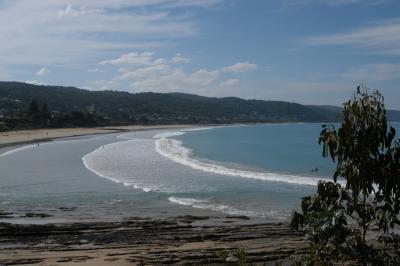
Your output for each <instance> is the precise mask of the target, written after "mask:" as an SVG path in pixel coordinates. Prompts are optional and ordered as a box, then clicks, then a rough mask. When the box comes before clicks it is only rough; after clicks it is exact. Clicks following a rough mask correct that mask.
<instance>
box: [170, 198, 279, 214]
mask: <svg viewBox="0 0 400 266" xmlns="http://www.w3.org/2000/svg"><path fill="white" fill-rule="evenodd" d="M168 200H169V201H170V202H172V203H176V204H179V205H184V206H190V207H193V208H197V209H204V210H212V211H217V212H223V213H227V214H232V215H245V216H252V217H271V216H276V215H277V212H274V211H271V212H257V211H245V210H239V209H237V208H235V207H232V206H228V205H224V204H219V203H212V202H210V201H209V200H204V199H202V200H200V199H193V198H179V197H169V198H168ZM276 218H279V217H276Z"/></svg>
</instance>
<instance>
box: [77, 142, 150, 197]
mask: <svg viewBox="0 0 400 266" xmlns="http://www.w3.org/2000/svg"><path fill="white" fill-rule="evenodd" d="M131 141H132V140H131ZM133 141H136V139H135V140H133ZM121 142H124V141H121ZM116 143H119V142H114V143H110V144H106V145H103V146H101V147H99V148H97V149H95V150H94V151H92V152H90V153H88V154H86V155H84V156H83V157H82V162H83V165H84V166H85V167H86V169H88V170H89V171H91V172H93V173H94V174H96V175H98V176H100V177H103V178H105V179H107V180H110V181H112V182H115V183H117V184H122V185H123V186H125V187H133V188H135V189H139V190H142V191H143V192H153V191H158V190H157V189H155V188H150V187H146V186H141V185H139V184H137V183H134V182H127V181H122V180H119V179H118V178H113V177H110V176H108V175H105V174H103V173H100V172H99V171H97V170H96V169H94V168H93V167H90V165H89V162H88V161H89V157H90V156H92V155H93V154H95V153H96V152H99V151H101V150H103V149H105V148H106V147H107V146H111V145H114V144H116Z"/></svg>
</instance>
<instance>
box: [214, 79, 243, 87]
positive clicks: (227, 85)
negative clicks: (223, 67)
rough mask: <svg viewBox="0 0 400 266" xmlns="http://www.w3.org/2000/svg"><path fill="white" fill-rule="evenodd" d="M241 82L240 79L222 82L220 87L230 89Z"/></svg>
mask: <svg viewBox="0 0 400 266" xmlns="http://www.w3.org/2000/svg"><path fill="white" fill-rule="evenodd" d="M239 82H240V80H239V79H227V80H224V81H222V82H221V83H220V84H219V86H221V87H230V86H234V85H237V84H238V83H239Z"/></svg>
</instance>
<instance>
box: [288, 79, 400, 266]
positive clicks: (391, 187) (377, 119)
mask: <svg viewBox="0 0 400 266" xmlns="http://www.w3.org/2000/svg"><path fill="white" fill-rule="evenodd" d="M395 135H396V130H395V129H394V128H393V127H390V129H388V123H387V120H386V110H385V106H384V99H383V97H382V95H381V94H380V93H379V92H378V91H373V92H372V93H371V94H370V93H369V91H368V90H367V89H366V88H365V87H361V88H360V87H357V92H356V93H355V94H354V96H353V98H352V99H350V100H349V101H348V102H346V103H345V104H344V109H343V122H342V123H341V126H340V128H339V130H336V129H335V127H334V126H332V125H331V126H327V125H323V126H322V131H321V134H320V138H319V143H320V144H322V146H323V149H322V155H323V156H324V157H331V158H332V160H333V161H334V162H336V170H335V172H334V175H333V182H320V183H319V184H318V189H317V193H316V195H314V196H312V197H306V198H303V200H302V212H301V213H298V212H294V215H293V218H292V227H295V228H298V227H302V226H304V227H305V229H306V232H307V235H308V237H309V239H310V242H311V245H310V256H309V257H308V262H311V263H313V264H329V261H330V258H332V260H336V261H337V260H341V259H348V258H351V259H354V260H358V261H359V262H361V263H362V264H367V263H373V264H376V263H378V264H381V263H392V262H393V261H396V262H399V261H400V254H399V253H398V249H397V253H396V249H394V251H395V252H394V253H393V252H390V251H388V250H390V249H388V247H389V246H390V245H398V243H399V242H398V240H399V236H398V235H397V234H396V233H395V231H394V227H395V225H400V220H399V212H400V142H399V140H396V141H395V140H394V139H395ZM339 181H340V182H339ZM341 183H342V184H344V186H342V185H341ZM372 226H373V227H375V228H376V229H377V230H378V234H379V240H380V241H382V242H383V244H384V246H385V248H384V249H377V248H376V247H374V246H372V245H369V244H368V243H367V241H366V236H367V234H368V233H369V229H370V228H371V227H372ZM392 250H393V247H392Z"/></svg>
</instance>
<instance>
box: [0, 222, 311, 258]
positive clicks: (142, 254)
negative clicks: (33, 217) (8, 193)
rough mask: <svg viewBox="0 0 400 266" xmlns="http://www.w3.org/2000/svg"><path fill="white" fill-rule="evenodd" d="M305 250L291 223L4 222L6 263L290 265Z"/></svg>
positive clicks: (0, 227) (1, 246)
mask: <svg viewBox="0 0 400 266" xmlns="http://www.w3.org/2000/svg"><path fill="white" fill-rule="evenodd" d="M306 247H307V245H305V243H304V240H303V236H302V235H299V234H298V233H297V232H294V231H292V230H291V229H290V228H289V226H288V224H287V223H267V222H261V223H260V222H257V223H255V222H254V221H252V220H251V219H248V218H247V217H244V216H225V217H208V216H178V217H174V218H169V219H163V220H157V219H150V218H138V217H137V218H129V219H125V220H123V221H120V222H89V223H88V222H84V223H71V224H41V225H32V224H28V225H27V224H23V225H21V224H19V225H18V224H11V223H1V224H0V264H4V265H22V264H38V265H166V264H170V265H221V264H222V265H225V264H228V265H240V264H239V263H243V262H244V261H245V262H246V263H249V264H250V263H252V265H291V264H292V263H293V261H294V260H295V259H296V258H298V257H299V256H300V255H301V254H304V252H305V251H306Z"/></svg>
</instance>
